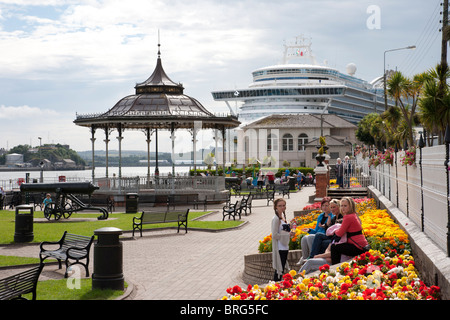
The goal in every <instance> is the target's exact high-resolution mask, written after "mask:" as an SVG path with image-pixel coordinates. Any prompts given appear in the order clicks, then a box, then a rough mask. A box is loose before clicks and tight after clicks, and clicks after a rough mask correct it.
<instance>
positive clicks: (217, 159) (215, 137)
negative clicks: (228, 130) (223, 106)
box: [214, 128, 219, 176]
mask: <svg viewBox="0 0 450 320" xmlns="http://www.w3.org/2000/svg"><path fill="white" fill-rule="evenodd" d="M218 139H219V136H218V134H217V128H216V129H214V142H215V144H216V145H215V149H214V150H215V151H214V158H215V159H216V176H218V175H219V170H218V168H219V158H218V152H217V140H218Z"/></svg>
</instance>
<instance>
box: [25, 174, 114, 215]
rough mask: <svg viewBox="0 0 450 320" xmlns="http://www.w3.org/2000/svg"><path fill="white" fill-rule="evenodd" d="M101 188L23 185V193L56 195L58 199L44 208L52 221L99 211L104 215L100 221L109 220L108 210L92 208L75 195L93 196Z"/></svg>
mask: <svg viewBox="0 0 450 320" xmlns="http://www.w3.org/2000/svg"><path fill="white" fill-rule="evenodd" d="M98 188H99V187H97V186H94V185H93V184H92V183H91V182H58V183H22V184H21V185H20V191H21V192H43V193H55V194H56V198H55V200H53V201H52V202H51V203H49V204H47V205H46V206H45V208H44V216H45V217H46V218H47V219H48V220H50V219H51V218H52V216H53V217H54V219H55V220H59V219H60V218H61V217H64V218H66V219H67V218H70V216H71V215H72V213H73V212H77V211H82V210H98V211H100V212H101V213H102V215H101V216H99V217H98V219H99V220H106V219H108V210H107V209H105V208H101V207H92V206H91V205H90V204H85V203H83V201H81V200H80V199H78V198H77V197H76V196H75V194H87V195H89V196H90V195H91V194H92V193H93V192H94V191H95V190H97V189H98Z"/></svg>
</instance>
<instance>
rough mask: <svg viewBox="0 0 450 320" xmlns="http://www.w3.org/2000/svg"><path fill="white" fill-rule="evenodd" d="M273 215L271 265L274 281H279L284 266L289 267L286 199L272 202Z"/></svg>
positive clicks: (288, 227)
mask: <svg viewBox="0 0 450 320" xmlns="http://www.w3.org/2000/svg"><path fill="white" fill-rule="evenodd" d="M273 207H274V210H275V215H274V217H273V218H272V228H271V230H272V267H273V268H274V269H275V273H274V276H273V278H274V281H280V280H281V279H282V276H283V272H284V269H285V267H287V268H288V269H289V263H288V262H287V257H288V253H289V240H290V226H289V224H288V223H287V221H286V212H285V211H286V201H285V200H284V199H283V198H278V199H276V200H275V201H274V204H273Z"/></svg>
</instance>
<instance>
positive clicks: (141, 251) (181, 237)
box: [0, 187, 315, 300]
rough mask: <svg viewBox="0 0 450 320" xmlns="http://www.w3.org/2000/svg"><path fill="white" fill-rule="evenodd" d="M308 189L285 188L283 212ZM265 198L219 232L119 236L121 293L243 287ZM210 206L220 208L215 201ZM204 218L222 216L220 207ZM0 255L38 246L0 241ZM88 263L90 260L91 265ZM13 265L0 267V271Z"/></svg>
mask: <svg viewBox="0 0 450 320" xmlns="http://www.w3.org/2000/svg"><path fill="white" fill-rule="evenodd" d="M314 192H315V188H313V187H305V188H303V190H301V191H300V192H297V193H293V194H291V195H290V199H288V198H287V197H285V200H286V201H287V218H288V219H291V218H292V217H293V211H294V210H295V211H296V210H301V209H302V208H303V207H304V206H305V205H307V204H308V201H309V197H310V195H312V194H314ZM233 199H234V197H232V200H233ZM266 204H267V201H266V200H253V208H252V214H250V215H248V216H243V217H242V220H244V221H246V222H247V223H246V224H245V225H244V226H242V227H240V228H236V229H232V230H228V231H221V232H207V231H196V230H189V231H188V233H187V234H185V233H184V232H182V231H180V233H179V234H178V233H177V232H176V231H174V230H173V229H170V230H162V231H149V232H144V236H143V237H142V238H140V237H139V236H137V237H136V239H135V240H124V241H122V243H123V263H124V265H123V273H124V277H125V281H127V282H128V283H132V284H133V286H134V290H133V292H132V294H131V296H130V297H128V298H127V299H133V300H160V299H162V300H199V299H201V300H216V299H219V298H221V297H222V296H223V295H224V294H225V293H226V291H225V290H226V289H227V288H228V287H230V286H233V285H241V286H244V287H246V284H244V283H243V282H242V279H241V274H242V272H243V270H244V255H247V254H254V253H257V252H258V244H259V240H262V239H263V238H264V237H265V236H266V235H268V234H270V223H271V219H272V216H273V206H272V203H271V204H270V205H269V206H267V205H266ZM216 208H217V209H218V210H220V209H221V206H217V207H216ZM208 209H210V207H208ZM206 219H209V220H222V214H221V211H220V212H217V213H215V214H212V215H210V216H208V217H207V218H206ZM126 235H128V234H127V233H126V234H125V236H126ZM92 252H93V250H91V253H92ZM0 255H16V256H31V257H38V256H39V246H38V245H9V246H0ZM92 266H93V260H91V264H90V269H91V270H92ZM63 270H64V269H63ZM63 270H57V267H56V266H54V265H48V266H46V267H45V268H44V271H43V273H42V275H41V278H40V280H42V279H47V278H52V279H61V276H62V275H63V273H64V271H63ZM19 271H20V270H17V269H16V270H12V269H7V270H0V277H2V278H3V277H5V276H7V275H8V274H9V273H10V274H14V273H16V272H19ZM91 273H92V271H91Z"/></svg>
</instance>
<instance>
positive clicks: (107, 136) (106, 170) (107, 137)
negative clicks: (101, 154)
mask: <svg viewBox="0 0 450 320" xmlns="http://www.w3.org/2000/svg"><path fill="white" fill-rule="evenodd" d="M103 141H104V142H105V149H106V159H105V160H106V169H105V175H106V178H108V176H109V174H108V169H109V151H108V150H109V148H108V145H109V141H110V140H109V129H108V127H106V128H105V140H103Z"/></svg>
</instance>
